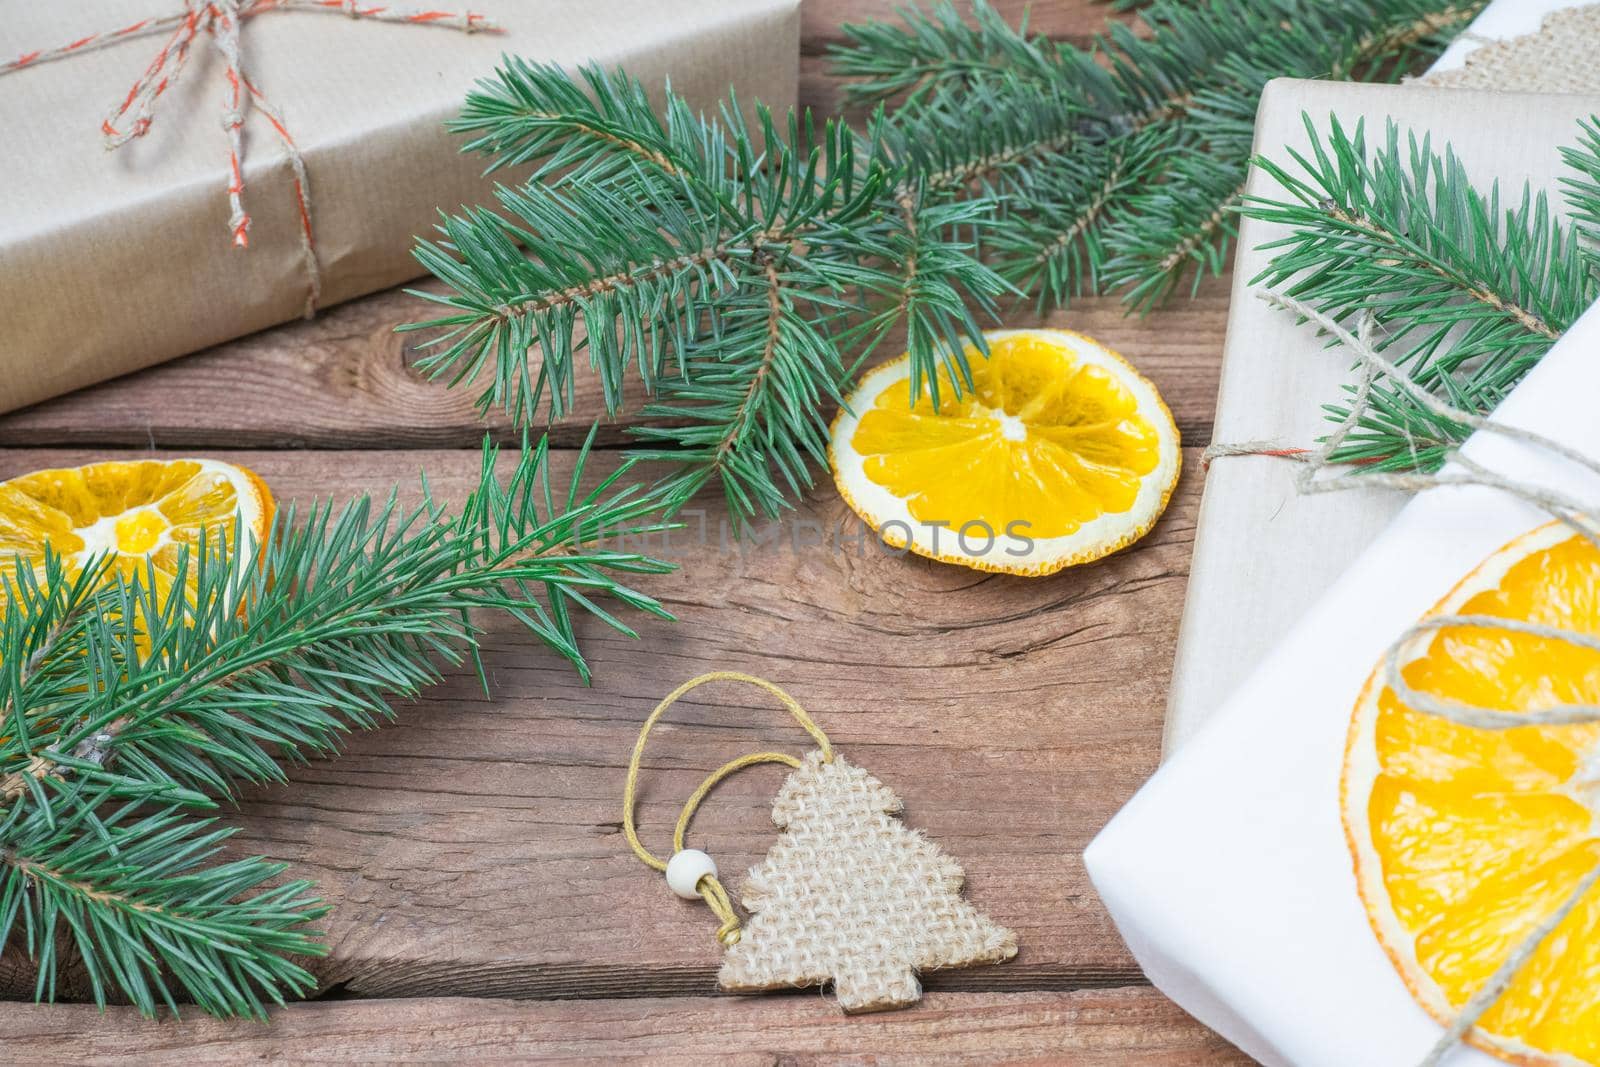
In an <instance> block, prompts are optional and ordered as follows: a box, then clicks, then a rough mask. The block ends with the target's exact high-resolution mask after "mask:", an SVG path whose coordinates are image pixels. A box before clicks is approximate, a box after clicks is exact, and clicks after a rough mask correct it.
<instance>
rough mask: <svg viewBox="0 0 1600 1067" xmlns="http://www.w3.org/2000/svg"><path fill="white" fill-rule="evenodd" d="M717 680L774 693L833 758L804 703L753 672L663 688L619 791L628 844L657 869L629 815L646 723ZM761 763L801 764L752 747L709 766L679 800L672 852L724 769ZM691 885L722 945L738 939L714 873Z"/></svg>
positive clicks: (662, 865) (715, 674)
mask: <svg viewBox="0 0 1600 1067" xmlns="http://www.w3.org/2000/svg"><path fill="white" fill-rule="evenodd" d="M719 681H729V682H745V683H748V684H750V685H754V686H758V687H759V688H761V689H765V690H766V691H767V692H769V693H771V694H772V695H773V696H775V697H777V698H778V700H779V702H780V703H782V704H783V706H784V708H786V709H787V710H788V712H789V714H790V715H792V716H794V719H795V721H796V722H798V723H799V724H800V725H801V726H802V727H803V728H804V729H805V731H806V733H808V734H810V735H811V738H812V740H814V741H816V743H817V747H818V748H819V749H821V750H822V758H823V761H824V762H832V760H833V745H832V744H830V743H829V741H828V735H827V734H825V733H823V732H822V728H821V727H819V726H818V725H817V724H816V723H815V722H813V721H812V720H811V716H809V715H807V714H806V710H805V708H803V707H801V706H800V702H799V701H797V700H795V698H794V697H792V696H790V695H789V694H788V693H785V692H784V691H783V690H782V689H780V688H778V687H777V686H775V685H773V684H772V683H771V682H769V681H766V680H765V679H762V678H757V677H755V676H754V675H750V674H741V673H739V672H738V671H712V672H710V673H709V674H702V675H700V676H699V677H698V678H691V679H689V681H687V682H684V683H683V684H682V685H680V686H678V688H676V689H674V690H673V691H672V692H670V693H668V694H667V695H666V696H665V697H664V698H663V699H662V701H661V703H659V704H657V705H656V707H655V710H654V711H652V712H651V713H650V715H649V716H648V717H647V718H646V719H645V721H644V725H643V726H642V727H641V728H640V729H639V739H638V741H636V742H634V746H633V758H632V759H630V760H629V761H628V778H627V782H626V784H625V785H624V786H623V792H622V832H623V835H624V836H625V837H627V839H628V844H629V845H630V846H631V847H632V848H633V852H634V855H636V856H638V857H639V859H641V860H643V861H644V863H645V864H646V865H647V866H650V867H652V868H654V869H655V870H658V871H665V870H666V869H667V861H666V860H663V859H661V858H660V857H659V856H656V855H654V854H653V853H651V851H650V850H649V849H647V848H646V847H645V846H644V842H642V841H640V840H639V833H638V830H637V828H636V827H635V824H634V817H633V813H634V808H636V807H637V806H638V803H637V797H638V791H639V762H640V760H641V759H642V758H643V757H644V746H645V742H646V741H647V740H648V739H649V737H650V730H651V728H652V727H654V726H655V724H656V722H657V721H659V720H660V718H661V716H663V715H665V714H666V712H667V709H668V708H670V707H672V705H674V704H676V703H677V702H678V700H679V698H681V697H682V696H683V695H684V694H686V693H688V692H689V691H690V690H692V689H696V688H698V687H699V686H702V685H705V684H706V683H707V682H719ZM761 763H781V764H783V765H784V766H786V767H789V768H791V769H795V770H798V769H799V768H800V761H799V760H798V759H796V758H795V757H794V756H791V755H789V753H787V752H752V753H749V754H748V755H744V756H740V757H738V758H737V759H733V760H729V761H728V762H727V763H724V764H723V765H722V766H721V767H718V768H717V769H716V770H714V771H712V772H711V773H710V774H708V775H707V776H706V778H705V780H704V781H702V782H701V783H700V785H699V786H698V787H696V789H695V791H694V792H693V793H691V794H689V799H688V800H686V801H684V804H683V810H682V811H681V812H679V814H678V823H677V826H676V827H675V828H674V830H673V832H672V848H673V852H674V853H678V852H682V851H684V848H685V845H684V842H685V840H686V839H687V837H688V834H689V823H690V821H691V820H692V819H693V818H694V813H695V811H696V810H698V809H699V807H700V803H701V801H703V800H705V798H706V796H707V795H708V794H709V793H710V792H711V790H712V789H714V788H716V786H717V784H718V783H719V782H721V781H722V780H723V779H725V778H727V777H728V776H729V775H732V774H734V773H735V772H737V771H741V770H743V769H744V768H746V767H753V766H756V765H757V764H761ZM695 889H696V890H697V891H698V892H699V894H700V896H701V899H703V900H704V901H705V902H706V905H707V906H708V907H710V908H711V911H712V914H714V915H715V916H716V917H717V918H718V919H720V920H722V925H721V926H720V927H718V928H717V940H718V941H720V942H721V943H722V944H723V945H733V944H735V943H737V942H738V940H739V915H738V913H737V912H736V911H734V909H733V902H732V901H731V900H730V899H729V898H728V892H727V890H726V889H724V888H723V886H722V883H721V882H719V881H718V880H717V876H716V874H715V873H711V874H704V875H702V876H701V877H700V878H699V880H698V881H697V882H696V884H695Z"/></svg>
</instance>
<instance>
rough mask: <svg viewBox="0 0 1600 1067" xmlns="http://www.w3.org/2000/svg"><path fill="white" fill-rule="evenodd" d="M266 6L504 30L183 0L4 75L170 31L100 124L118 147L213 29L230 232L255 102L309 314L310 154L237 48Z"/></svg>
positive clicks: (312, 6) (410, 15) (0, 66)
mask: <svg viewBox="0 0 1600 1067" xmlns="http://www.w3.org/2000/svg"><path fill="white" fill-rule="evenodd" d="M268 11H322V12H327V13H330V14H342V15H348V16H349V17H350V18H353V19H373V20H376V21H378V22H404V23H410V24H412V25H434V26H442V27H445V28H447V29H454V30H460V31H461V32H463V33H478V32H480V31H490V32H498V30H499V26H497V25H496V24H495V23H494V22H492V21H490V20H489V19H487V18H485V17H484V16H482V15H480V14H478V13H476V12H473V11H467V12H462V13H459V14H458V13H456V12H451V11H428V10H414V9H407V8H399V7H390V6H388V5H385V4H361V3H357V2H356V0H184V10H183V11H182V12H181V13H179V14H174V15H163V16H160V17H156V18H147V19H140V20H139V21H138V22H135V23H131V24H130V25H127V26H123V27H121V28H119V29H115V30H107V31H105V32H103V33H91V34H89V35H88V36H86V37H80V38H78V39H77V40H75V41H71V42H69V43H67V44H64V45H61V46H60V47H57V48H42V49H36V50H34V51H31V52H24V53H22V54H21V55H20V56H17V57H16V58H15V59H10V60H6V61H0V75H4V74H10V73H13V72H15V71H19V70H22V69H23V68H24V67H31V66H36V65H37V64H40V63H48V62H50V61H51V60H53V59H65V58H66V57H68V56H72V55H77V54H79V53H80V52H90V51H93V50H95V49H97V48H106V47H109V46H110V45H114V44H118V43H120V42H122V41H127V40H132V39H134V38H136V37H151V36H155V35H158V34H163V33H165V34H167V39H166V42H165V43H164V44H163V45H162V46H161V50H160V51H159V52H157V53H156V56H155V58H154V59H152V60H151V61H150V65H149V66H147V67H146V68H145V71H144V73H143V74H142V75H140V77H139V79H138V80H137V81H135V82H134V83H133V87H132V88H131V89H129V90H128V95H127V96H125V97H124V98H123V99H122V102H121V103H120V104H119V105H117V106H116V107H114V108H113V109H112V110H111V112H110V114H108V115H107V116H106V118H105V121H103V122H102V123H101V124H100V132H101V133H102V134H103V135H104V136H105V144H106V147H107V148H117V147H120V146H121V145H124V144H127V143H128V142H129V141H131V140H133V139H134V138H135V137H143V136H144V135H145V133H146V132H147V131H148V130H149V129H150V123H151V121H152V118H153V114H154V110H155V102H156V100H157V99H159V98H160V96H161V95H162V94H163V93H165V92H166V91H167V90H168V89H169V88H171V86H172V85H173V84H174V83H175V82H176V81H177V80H178V75H179V74H181V73H182V71H183V68H184V65H185V64H186V63H188V61H189V53H190V48H191V47H192V46H193V44H194V40H195V38H196V37H198V36H199V35H200V34H201V33H205V34H208V35H209V36H210V37H211V40H212V43H213V44H214V45H215V46H216V49H217V53H218V54H219V55H220V56H221V57H222V62H223V65H224V69H225V71H226V73H227V79H228V92H227V95H226V96H225V98H224V100H223V108H222V126H223V129H224V130H225V131H226V132H227V134H228V207H229V213H228V230H229V236H230V239H231V240H232V241H233V243H234V244H235V245H236V246H238V247H240V248H246V247H248V246H249V244H250V215H249V214H248V213H247V212H246V211H245V209H244V133H243V131H244V123H245V117H246V115H247V114H248V112H249V110H250V108H251V107H252V106H253V107H255V108H256V109H257V110H259V111H260V112H261V114H262V115H263V116H264V117H265V118H266V120H267V123H268V124H269V125H270V126H271V127H272V129H273V132H274V133H276V134H277V136H278V140H279V141H281V142H282V143H283V147H284V151H285V152H286V153H287V155H288V158H289V165H290V168H291V169H292V170H293V172H294V181H293V185H294V196H295V206H296V209H297V211H298V214H299V218H300V244H301V251H302V254H303V257H304V262H305V272H306V310H305V313H306V317H307V318H310V317H311V315H312V314H313V313H315V311H316V310H317V302H318V300H319V299H320V298H321V295H322V269H321V265H320V263H319V262H318V260H317V245H316V239H315V237H314V235H313V233H312V230H311V200H310V192H309V182H308V180H307V177H306V165H305V159H304V157H302V156H301V154H300V149H299V146H297V145H296V144H295V142H294V138H292V137H290V136H289V130H288V127H287V126H286V125H285V124H284V121H283V116H282V114H281V113H280V112H279V111H278V110H277V109H276V108H275V107H273V106H272V105H271V104H270V103H269V102H268V101H267V98H266V97H265V96H264V95H263V94H262V92H261V90H260V89H258V88H256V86H255V85H254V84H253V83H252V82H251V81H250V79H249V78H247V77H246V76H245V73H244V64H243V61H242V60H241V58H240V54H239V34H240V30H241V28H242V24H243V22H244V20H245V19H247V18H251V17H253V16H256V15H260V14H264V13H266V12H268Z"/></svg>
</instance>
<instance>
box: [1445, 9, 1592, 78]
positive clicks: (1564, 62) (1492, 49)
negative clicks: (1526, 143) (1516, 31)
mask: <svg viewBox="0 0 1600 1067" xmlns="http://www.w3.org/2000/svg"><path fill="white" fill-rule="evenodd" d="M1597 56H1600V4H1591V5H1588V6H1585V7H1571V8H1565V9H1563V10H1561V11H1555V12H1552V13H1551V14H1549V15H1547V16H1545V20H1544V23H1543V24H1542V25H1541V26H1540V28H1539V31H1538V32H1537V33H1530V34H1527V35H1526V36H1523V37H1513V38H1511V39H1510V40H1506V41H1488V42H1486V43H1484V44H1482V45H1480V46H1479V47H1478V48H1476V49H1474V50H1473V51H1471V52H1469V53H1467V60H1466V65H1465V66H1462V67H1457V68H1456V69H1455V70H1441V71H1437V72H1435V73H1433V74H1428V75H1425V76H1424V77H1422V78H1419V79H1418V84H1420V85H1439V86H1446V87H1449V88H1455V89H1502V90H1515V91H1518V92H1529V93H1587V92H1596V91H1600V63H1597V62H1596V61H1595V60H1596V57H1597Z"/></svg>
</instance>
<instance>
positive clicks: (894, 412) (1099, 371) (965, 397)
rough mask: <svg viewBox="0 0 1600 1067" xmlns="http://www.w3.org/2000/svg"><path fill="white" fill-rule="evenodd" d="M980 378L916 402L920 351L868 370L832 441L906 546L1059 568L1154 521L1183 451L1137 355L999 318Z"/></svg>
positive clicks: (1109, 548)
mask: <svg viewBox="0 0 1600 1067" xmlns="http://www.w3.org/2000/svg"><path fill="white" fill-rule="evenodd" d="M985 339H986V340H987V342H988V345H989V354H988V356H987V357H985V356H983V355H982V354H980V353H979V352H978V351H977V350H976V349H972V348H969V349H968V350H967V362H968V364H969V365H970V367H971V369H972V386H971V388H966V387H964V386H963V388H962V389H961V390H960V395H959V396H958V395H957V390H956V388H955V387H954V385H953V384H952V382H951V380H950V378H949V375H948V373H947V372H946V373H945V374H944V375H943V380H942V381H941V383H940V388H939V405H938V406H937V407H935V406H934V404H933V403H932V402H931V401H930V400H929V399H928V398H927V396H926V395H923V396H920V397H918V399H917V401H916V403H915V404H912V402H911V380H910V370H911V364H910V357H909V356H902V357H900V358H899V359H897V360H894V361H892V362H890V363H887V364H885V365H884V366H882V367H879V368H877V369H876V370H874V371H872V372H871V373H870V374H868V375H866V377H865V378H863V379H862V381H861V384H860V385H859V386H857V388H856V390H855V391H854V392H853V393H852V394H851V395H850V397H849V398H848V400H847V403H846V409H845V410H844V411H842V412H841V413H840V414H839V417H838V418H837V419H835V420H834V423H833V429H832V436H831V441H830V444H829V448H828V453H829V459H830V461H831V462H832V465H833V476H834V480H835V481H836V482H837V483H838V486H839V492H840V493H841V494H843V496H844V498H845V500H846V501H847V502H848V503H849V505H850V507H851V508H853V509H854V510H855V512H856V513H857V514H858V515H860V516H861V517H862V518H863V519H864V520H866V522H867V523H868V524H869V525H870V526H872V527H873V529H874V530H876V531H877V532H878V534H879V536H881V537H882V538H883V539H884V540H885V541H887V542H888V543H889V544H891V545H894V546H895V547H897V548H906V547H909V548H910V550H911V551H913V552H915V553H917V554H918V555H923V556H929V557H932V558H934V559H940V560H944V561H946V562H948V563H960V564H964V565H965V566H968V567H972V568H975V569H977V570H984V571H999V572H1004V573H1008V574H1026V575H1044V574H1052V573H1054V572H1055V571H1058V570H1060V569H1061V568H1063V567H1068V566H1071V565H1073V564H1076V563H1084V562H1087V561H1089V560H1092V559H1098V558H1099V557H1101V556H1104V555H1107V554H1109V553H1111V552H1115V551H1116V550H1117V549H1119V548H1122V547H1124V546H1125V545H1128V544H1131V543H1132V542H1134V541H1136V540H1138V539H1139V538H1140V537H1143V536H1144V535H1145V534H1146V533H1147V532H1149V530H1150V528H1151V527H1152V526H1153V525H1155V521H1156V519H1157V518H1158V517H1159V516H1160V515H1161V512H1162V510H1163V509H1165V508H1166V506H1167V501H1168V499H1169V498H1170V497H1171V496H1172V490H1173V487H1174V486H1175V485H1176V484H1177V481H1178V470H1179V467H1180V466H1181V462H1182V454H1181V452H1180V450H1179V443H1178V429H1177V427H1176V426H1175V425H1174V424H1173V421H1172V413H1171V412H1170V411H1168V410H1167V405H1166V404H1165V403H1164V402H1163V401H1162V399H1161V395H1160V394H1159V393H1157V392H1156V388H1155V386H1153V385H1151V384H1150V382H1149V381H1148V380H1146V379H1145V378H1144V376H1143V375H1141V374H1140V373H1139V372H1138V371H1136V370H1134V368H1133V367H1132V365H1130V364H1129V363H1128V361H1127V360H1125V359H1123V358H1122V357H1121V356H1119V355H1118V354H1117V353H1115V352H1113V351H1111V350H1110V349H1109V348H1106V347H1105V346H1104V345H1101V344H1099V343H1097V342H1095V341H1093V340H1090V339H1089V338H1087V337H1084V336H1083V335H1081V334H1075V333H1069V332H1067V331H1065V330H1001V331H996V332H994V333H990V334H986V335H985Z"/></svg>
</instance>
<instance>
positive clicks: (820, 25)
mask: <svg viewBox="0 0 1600 1067" xmlns="http://www.w3.org/2000/svg"><path fill="white" fill-rule="evenodd" d="M990 2H991V4H992V5H993V6H994V8H995V10H997V11H999V12H1000V14H1001V15H1002V16H1004V18H1005V19H1006V21H1007V22H1009V23H1011V25H1013V26H1015V25H1018V24H1019V23H1020V22H1021V21H1022V19H1023V17H1024V16H1026V17H1027V20H1028V29H1029V31H1030V32H1032V33H1042V34H1045V35H1046V36H1049V37H1056V38H1059V39H1061V40H1066V41H1071V42H1072V43H1073V44H1076V45H1084V44H1087V43H1088V42H1089V39H1090V38H1091V37H1093V36H1094V35H1095V34H1096V33H1099V32H1100V31H1101V30H1102V29H1104V28H1105V24H1106V20H1107V19H1108V18H1110V17H1112V15H1113V13H1112V11H1111V5H1110V4H1108V3H1104V2H1097V0H1054V2H1049V3H1039V2H1037V0H1031V2H1030V0H990ZM905 6H906V3H905V0H803V3H802V4H801V5H800V37H801V45H800V50H801V52H802V53H803V54H813V55H814V54H817V53H819V52H822V51H823V50H825V49H826V48H827V46H828V45H830V44H833V43H835V42H839V41H843V40H844V39H845V38H844V34H843V33H841V32H840V30H839V27H840V25H841V24H842V23H847V22H866V21H869V20H876V21H879V22H892V21H897V16H898V13H899V10H900V9H901V8H903V7H905ZM920 6H922V7H923V8H927V7H930V6H931V4H929V3H923V4H921V5H920Z"/></svg>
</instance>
